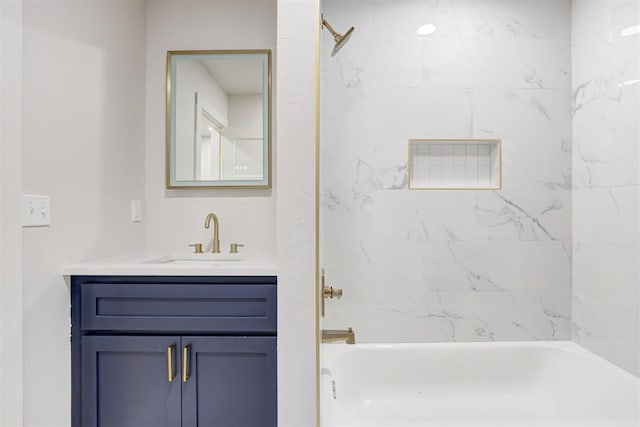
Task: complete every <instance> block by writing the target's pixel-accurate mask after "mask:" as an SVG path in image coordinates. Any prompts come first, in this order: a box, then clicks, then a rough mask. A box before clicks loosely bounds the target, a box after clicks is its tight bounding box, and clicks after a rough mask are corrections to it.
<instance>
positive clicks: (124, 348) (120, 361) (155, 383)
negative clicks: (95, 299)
mask: <svg viewBox="0 0 640 427" xmlns="http://www.w3.org/2000/svg"><path fill="white" fill-rule="evenodd" d="M180 366H181V355H180V337H157V336H146V337H145V336H84V337H82V400H83V404H82V427H98V426H99V427H133V426H136V427H180V426H181V381H180V376H179V375H178V373H179V368H180ZM174 374H175V378H173V379H172V380H171V381H170V375H174Z"/></svg>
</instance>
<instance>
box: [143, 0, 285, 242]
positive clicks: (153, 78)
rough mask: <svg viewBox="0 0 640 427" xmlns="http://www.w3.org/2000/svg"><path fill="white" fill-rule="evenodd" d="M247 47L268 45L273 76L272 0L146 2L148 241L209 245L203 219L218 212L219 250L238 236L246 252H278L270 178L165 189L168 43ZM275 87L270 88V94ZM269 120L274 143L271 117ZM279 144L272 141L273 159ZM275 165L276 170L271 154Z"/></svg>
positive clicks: (181, 46)
mask: <svg viewBox="0 0 640 427" xmlns="http://www.w3.org/2000/svg"><path fill="white" fill-rule="evenodd" d="M186 29H188V30H186ZM249 48H250V49H272V51H273V53H274V67H273V73H274V75H277V74H276V69H275V68H276V67H275V56H276V55H275V48H276V6H275V0H269V1H253V0H221V1H215V2H203V1H189V0H180V1H164V0H158V1H152V2H149V3H148V4H147V56H146V61H147V73H146V88H147V89H146V126H147V132H146V152H145V157H146V209H145V216H146V217H145V221H146V224H147V225H146V239H145V240H146V245H147V247H150V248H184V249H188V248H187V245H188V244H190V243H194V242H203V243H206V245H207V246H209V247H210V245H211V238H212V236H211V230H205V229H204V227H203V226H204V219H205V217H206V215H207V214H208V213H209V212H215V213H216V214H217V215H218V218H219V219H220V240H221V248H222V250H227V249H228V247H229V243H231V242H240V243H244V244H245V245H246V246H245V247H244V248H243V250H246V251H247V252H274V251H275V239H276V233H275V203H276V202H275V193H276V184H277V182H276V180H275V179H274V182H273V189H271V190H166V189H165V142H166V140H165V79H166V54H167V50H186V49H189V50H197V49H208V50H214V49H249ZM274 86H276V85H274ZM275 93H276V90H275V87H274V89H273V94H274V98H275ZM274 116H275V115H274ZM272 125H273V130H272V137H273V138H274V139H273V141H274V142H275V136H276V129H275V120H274V122H273V123H272ZM276 145H277V144H272V150H273V158H274V159H275V158H276V151H277V150H276ZM273 168H274V170H277V165H276V164H275V161H274V164H273ZM274 176H275V175H274ZM249 216H250V218H251V219H248V217H249Z"/></svg>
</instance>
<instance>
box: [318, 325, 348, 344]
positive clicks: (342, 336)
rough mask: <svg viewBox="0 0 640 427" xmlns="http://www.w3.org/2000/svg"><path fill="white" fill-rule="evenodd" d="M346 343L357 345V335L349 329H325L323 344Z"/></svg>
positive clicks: (323, 331)
mask: <svg viewBox="0 0 640 427" xmlns="http://www.w3.org/2000/svg"><path fill="white" fill-rule="evenodd" d="M343 340H344V341H345V342H346V343H347V344H355V343H356V333H355V332H353V329H352V328H349V329H337V330H336V329H323V330H322V342H333V341H343Z"/></svg>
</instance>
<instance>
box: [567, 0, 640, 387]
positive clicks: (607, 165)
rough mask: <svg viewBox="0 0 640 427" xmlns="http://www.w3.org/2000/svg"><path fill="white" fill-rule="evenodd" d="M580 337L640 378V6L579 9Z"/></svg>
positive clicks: (575, 332) (576, 214) (632, 1)
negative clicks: (632, 30)
mask: <svg viewBox="0 0 640 427" xmlns="http://www.w3.org/2000/svg"><path fill="white" fill-rule="evenodd" d="M572 15H573V17H572V18H573V19H572V20H573V26H572V27H573V34H572V39H573V49H572V62H573V76H574V81H573V137H574V141H573V142H574V143H573V280H572V282H573V304H572V320H573V325H572V337H573V340H575V341H576V342H578V343H580V344H582V345H583V346H585V347H586V348H588V349H590V350H592V351H594V352H596V353H597V354H599V355H601V356H603V357H605V358H607V359H609V360H611V361H612V362H614V363H616V364H618V365H620V366H622V367H624V368H626V369H627V370H629V371H631V372H633V373H635V374H636V375H638V374H640V342H639V340H640V328H639V326H640V318H639V316H638V308H639V302H640V270H639V268H638V261H639V259H640V257H639V255H640V253H639V251H638V247H639V244H638V243H639V240H640V234H639V228H638V218H639V212H638V203H639V198H638V195H639V190H640V187H639V186H638V184H639V171H638V166H639V164H640V157H639V154H640V153H639V150H638V147H639V146H640V133H639V127H640V105H639V100H640V96H639V95H640V84H639V81H638V79H640V72H639V71H640V70H639V68H638V64H639V62H640V34H638V33H637V32H636V33H635V34H633V35H628V36H623V35H622V33H623V31H624V30H625V29H629V28H632V27H634V26H638V25H640V2H638V1H637V0H609V1H594V0H574V1H573V11H572Z"/></svg>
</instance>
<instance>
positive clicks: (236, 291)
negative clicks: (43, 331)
mask: <svg viewBox="0 0 640 427" xmlns="http://www.w3.org/2000/svg"><path fill="white" fill-rule="evenodd" d="M193 264H196V265H195V266H194V265H193ZM203 264H204V265H203ZM229 264H232V265H229ZM262 267H264V265H263V266H262ZM109 272H116V273H120V274H108V273H109ZM126 272H128V273H129V274H122V273H126ZM87 273H92V274H87ZM131 273H137V274H131ZM150 273H153V274H150ZM257 273H258V274H257ZM260 273H261V274H260ZM265 273H272V274H265ZM65 274H66V275H68V276H69V278H70V279H69V282H70V286H71V348H72V356H71V364H72V425H73V426H74V427H80V426H82V427H92V426H96V427H97V426H122V427H124V426H134V425H135V426H154V427H163V426H183V427H187V426H193V427H195V426H207V427H208V426H225V427H233V426H238V427H249V426H260V427H264V426H275V425H277V385H276V384H277V380H276V334H277V331H276V325H277V307H276V305H277V290H276V283H277V279H276V276H275V268H273V269H270V268H259V267H256V265H255V264H251V263H250V262H249V261H248V260H247V261H230V262H227V263H223V262H220V263H217V264H216V263H214V264H211V263H208V264H205V263H197V262H190V263H188V264H185V265H180V264H179V263H176V264H175V265H168V264H167V265H165V264H145V263H133V264H132V267H131V268H129V269H127V265H126V264H124V263H111V264H107V263H105V264H102V267H100V266H99V265H98V266H96V265H93V266H92V265H83V266H75V267H69V268H66V269H65Z"/></svg>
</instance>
